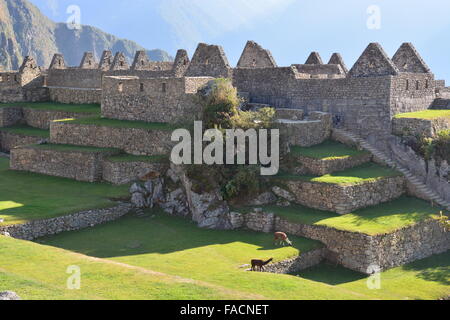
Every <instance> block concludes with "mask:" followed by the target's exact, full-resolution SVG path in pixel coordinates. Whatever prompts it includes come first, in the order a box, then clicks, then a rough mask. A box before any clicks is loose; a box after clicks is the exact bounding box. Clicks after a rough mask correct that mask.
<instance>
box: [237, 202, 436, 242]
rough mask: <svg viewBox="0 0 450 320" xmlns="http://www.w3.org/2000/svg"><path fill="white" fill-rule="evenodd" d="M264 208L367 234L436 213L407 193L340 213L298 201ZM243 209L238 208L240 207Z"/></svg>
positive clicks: (296, 219)
mask: <svg viewBox="0 0 450 320" xmlns="http://www.w3.org/2000/svg"><path fill="white" fill-rule="evenodd" d="M265 209H266V210H267V211H271V212H274V213H275V214H276V215H278V216H280V217H283V218H285V219H287V220H289V221H291V222H294V223H295V222H297V223H301V224H309V225H321V226H328V227H330V228H335V229H339V230H345V231H351V232H361V233H365V234H369V235H377V234H384V233H389V232H393V231H395V230H398V229H401V228H404V227H407V226H410V225H414V224H415V223H417V222H420V221H423V220H426V219H429V218H434V217H438V215H439V210H440V209H438V208H433V207H432V206H431V205H430V204H429V203H428V202H426V201H423V200H419V199H417V198H411V197H401V198H399V199H397V200H394V201H391V202H388V203H383V204H380V205H377V206H372V207H368V208H364V209H360V210H357V211H356V212H353V213H350V214H346V215H343V216H341V215H337V214H335V213H332V212H326V211H320V210H315V209H310V208H306V207H303V206H300V205H292V206H290V207H276V206H269V207H266V208H265ZM245 210H246V209H240V211H245Z"/></svg>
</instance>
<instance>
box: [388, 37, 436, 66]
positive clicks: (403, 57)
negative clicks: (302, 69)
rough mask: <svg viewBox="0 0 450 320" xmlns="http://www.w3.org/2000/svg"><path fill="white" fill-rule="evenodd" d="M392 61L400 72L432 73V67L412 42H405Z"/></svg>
mask: <svg viewBox="0 0 450 320" xmlns="http://www.w3.org/2000/svg"><path fill="white" fill-rule="evenodd" d="M392 61H393V62H394V64H395V65H396V66H397V68H398V69H399V70H400V72H412V73H431V69H430V68H429V67H428V65H427V64H426V63H425V61H424V60H423V59H422V57H421V56H420V54H419V53H418V52H417V50H416V48H414V46H413V44H412V43H409V42H405V43H403V44H402V45H401V46H400V48H399V49H398V50H397V52H396V53H395V55H394V57H393V58H392Z"/></svg>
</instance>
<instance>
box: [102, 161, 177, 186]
mask: <svg viewBox="0 0 450 320" xmlns="http://www.w3.org/2000/svg"><path fill="white" fill-rule="evenodd" d="M168 167H169V164H165V163H150V162H144V161H133V162H120V161H112V160H108V159H105V160H104V161H103V180H104V181H107V182H110V183H113V184H127V183H130V182H132V181H135V180H137V179H138V178H140V177H143V176H148V175H154V176H162V175H163V174H164V173H165V172H166V171H167V169H168Z"/></svg>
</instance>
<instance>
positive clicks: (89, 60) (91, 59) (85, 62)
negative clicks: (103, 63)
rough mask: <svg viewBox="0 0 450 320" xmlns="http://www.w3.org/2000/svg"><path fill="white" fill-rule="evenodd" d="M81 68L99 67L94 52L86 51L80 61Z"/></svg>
mask: <svg viewBox="0 0 450 320" xmlns="http://www.w3.org/2000/svg"><path fill="white" fill-rule="evenodd" d="M80 68H81V69H97V68H98V63H97V61H95V56H94V54H93V53H92V52H85V53H84V55H83V58H82V59H81V63H80Z"/></svg>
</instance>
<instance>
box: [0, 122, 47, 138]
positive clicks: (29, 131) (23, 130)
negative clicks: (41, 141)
mask: <svg viewBox="0 0 450 320" xmlns="http://www.w3.org/2000/svg"><path fill="white" fill-rule="evenodd" d="M0 131H7V132H10V133H13V134H20V135H24V136H31V137H42V138H49V137H50V131H49V130H42V129H38V128H33V127H29V126H26V125H15V126H12V127H6V128H0Z"/></svg>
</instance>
